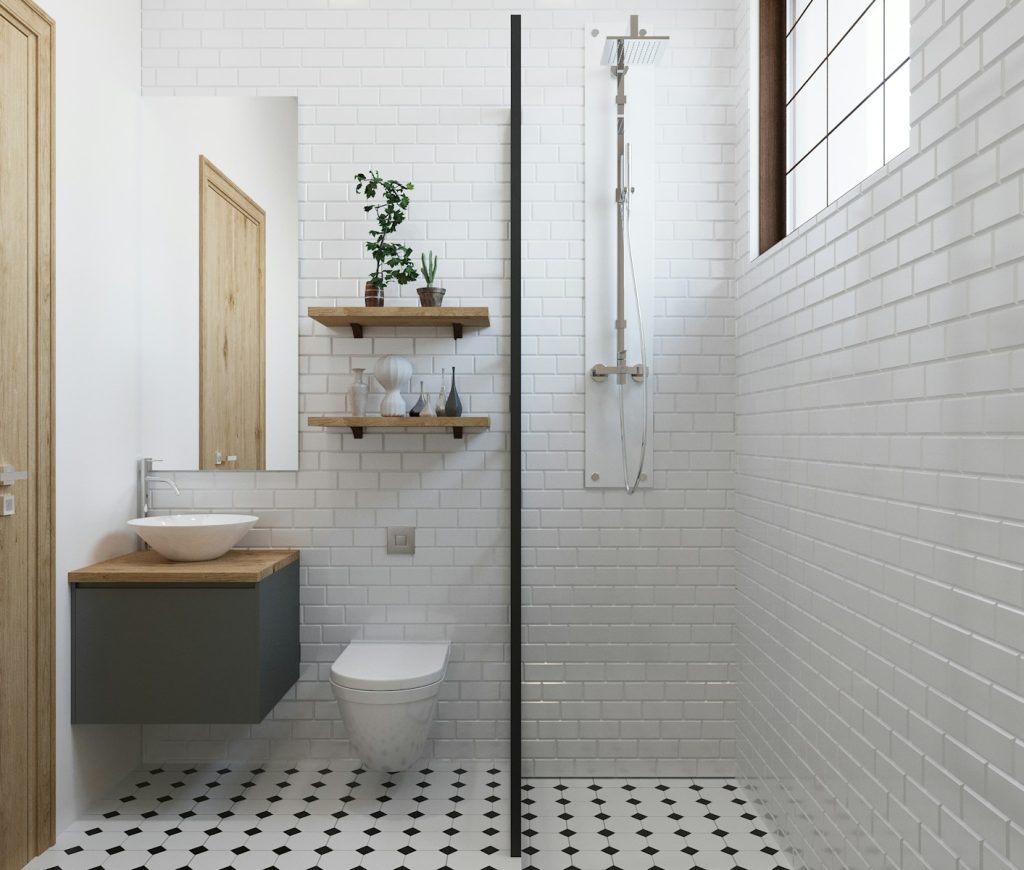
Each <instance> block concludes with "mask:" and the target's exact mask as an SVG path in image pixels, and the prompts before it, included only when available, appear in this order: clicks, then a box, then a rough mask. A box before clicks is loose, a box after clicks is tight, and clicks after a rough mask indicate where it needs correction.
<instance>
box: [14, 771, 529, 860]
mask: <svg viewBox="0 0 1024 870" xmlns="http://www.w3.org/2000/svg"><path fill="white" fill-rule="evenodd" d="M305 767H306V769H299V766H298V765H296V766H295V767H288V768H277V769H274V768H272V767H271V766H269V765H263V766H258V765H255V764H250V765H231V766H228V765H223V766H220V765H216V766H210V767H194V768H171V767H156V768H151V769H149V770H144V771H140V772H138V773H136V774H134V775H133V776H132V777H131V778H130V779H129V780H128V781H127V782H126V784H125V785H124V786H122V787H121V788H120V789H118V790H117V791H116V792H115V793H114V794H115V796H114V798H113V799H112V800H109V801H105V802H104V803H102V804H101V805H100V806H98V807H97V808H96V809H95V811H94V812H93V813H92V814H90V815H89V816H87V817H85V818H84V819H82V820H80V821H79V822H76V823H75V824H74V825H73V826H72V827H71V829H70V830H68V831H67V832H65V833H63V834H61V835H60V837H58V839H57V844H56V845H55V846H54V848H52V849H50V850H49V851H47V852H45V853H44V854H43V855H40V856H39V857H38V858H36V859H35V860H34V861H33V862H32V863H31V864H29V868H30V870H49V868H60V870H92V868H103V870H135V868H143V867H145V868H147V870H179V868H186V867H187V868H189V870H219V868H225V867H231V868H237V870H250V868H251V870H263V868H270V867H279V868H289V870H310V868H314V867H317V868H323V870H356V868H362V870H398V868H402V867H404V868H408V870H440V868H443V867H450V868H452V870H485V868H489V867H493V868H495V870H505V868H509V867H513V866H514V867H518V866H519V862H518V861H511V860H510V859H509V857H508V854H509V853H508V842H509V833H508V829H509V822H508V799H507V796H508V776H507V773H506V772H505V771H504V770H501V769H499V768H498V767H496V766H494V765H493V764H491V763H489V762H488V763H465V764H463V765H461V766H459V765H458V764H450V765H447V766H443V765H440V764H429V765H427V766H424V767H420V768H419V769H417V770H407V771H403V772H401V773H393V774H383V773H372V772H367V771H362V770H355V771H353V770H336V769H332V768H331V767H329V766H323V765H318V766H316V768H315V769H308V768H309V765H306V766H305Z"/></svg>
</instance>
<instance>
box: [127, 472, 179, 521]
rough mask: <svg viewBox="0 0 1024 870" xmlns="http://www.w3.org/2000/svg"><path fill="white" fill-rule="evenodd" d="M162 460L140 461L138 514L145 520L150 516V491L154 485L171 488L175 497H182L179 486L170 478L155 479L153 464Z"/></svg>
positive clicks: (137, 498)
mask: <svg viewBox="0 0 1024 870" xmlns="http://www.w3.org/2000/svg"><path fill="white" fill-rule="evenodd" d="M161 461H162V460H160V459H148V458H147V459H140V460H139V479H138V486H137V489H136V511H135V512H136V513H137V514H138V515H139V517H140V518H142V519H145V518H146V517H148V516H149V491H150V489H151V488H152V486H153V485H154V484H157V483H159V484H162V485H164V486H169V487H170V488H171V489H173V490H174V494H175V495H181V490H180V489H178V487H177V485H176V484H175V483H174V481H173V480H171V479H170V478H169V477H155V476H154V475H153V463H154V462H161Z"/></svg>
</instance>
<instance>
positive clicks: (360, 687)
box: [331, 641, 449, 771]
mask: <svg viewBox="0 0 1024 870" xmlns="http://www.w3.org/2000/svg"><path fill="white" fill-rule="evenodd" d="M448 652H449V645H448V644H447V643H415V642H402V641H397V642H390V643H378V642H374V641H353V642H352V643H350V644H349V645H348V646H347V647H346V648H345V651H344V652H342V654H341V655H340V656H338V658H337V660H336V661H335V662H334V664H333V665H332V666H331V688H332V689H333V690H334V696H335V697H336V698H337V699H338V706H339V707H340V708H341V718H342V720H343V721H344V722H345V728H346V729H347V730H348V735H349V738H350V739H351V740H352V746H353V747H354V748H355V750H356V752H357V753H358V754H359V758H360V760H361V761H362V762H363V764H364V765H365V766H366V767H367V769H369V770H388V771H390V770H405V768H407V767H409V766H410V765H411V764H413V762H415V761H416V759H417V758H419V757H420V755H421V754H422V752H423V746H424V744H426V742H427V734H428V733H429V732H430V724H431V722H433V721H434V709H435V708H436V706H437V696H438V693H439V692H440V691H441V683H442V682H444V675H445V671H446V670H447V667H448Z"/></svg>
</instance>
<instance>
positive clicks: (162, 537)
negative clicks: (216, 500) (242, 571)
mask: <svg viewBox="0 0 1024 870" xmlns="http://www.w3.org/2000/svg"><path fill="white" fill-rule="evenodd" d="M258 520H259V517H253V516H246V515H244V514H177V515H173V516H168V517H147V518H146V519H141V520H129V521H128V525H129V526H131V527H132V528H133V529H134V530H135V533H136V534H137V535H138V536H139V537H140V538H142V540H144V541H145V542H146V543H147V544H149V546H151V547H152V548H153V549H154V550H156V551H157V552H158V553H159V554H160V555H161V556H163V557H165V558H167V559H170V560H171V561H173V562H206V561H209V560H210V559H217V558H219V557H220V556H223V555H224V554H225V553H226V552H227V551H228V550H230V549H231V548H232V547H233V546H235V544H237V543H238V542H239V541H240V540H242V538H243V537H245V533H246V532H247V531H249V529H251V528H252V527H253V526H254V525H255V524H256V522H257V521H258Z"/></svg>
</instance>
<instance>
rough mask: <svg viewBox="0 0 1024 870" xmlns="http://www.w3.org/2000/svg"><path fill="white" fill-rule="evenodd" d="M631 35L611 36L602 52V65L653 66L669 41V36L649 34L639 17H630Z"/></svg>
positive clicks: (606, 40)
mask: <svg viewBox="0 0 1024 870" xmlns="http://www.w3.org/2000/svg"><path fill="white" fill-rule="evenodd" d="M629 30H630V33H629V36H609V37H607V38H606V39H605V43H604V51H603V52H602V53H601V65H602V66H611V67H616V66H653V65H654V64H656V63H657V62H658V61H659V60H660V58H661V53H662V51H663V50H664V48H665V46H666V45H667V43H668V37H667V36H648V35H647V31H646V30H641V29H640V23H639V17H638V16H636V15H631V16H630V17H629Z"/></svg>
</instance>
